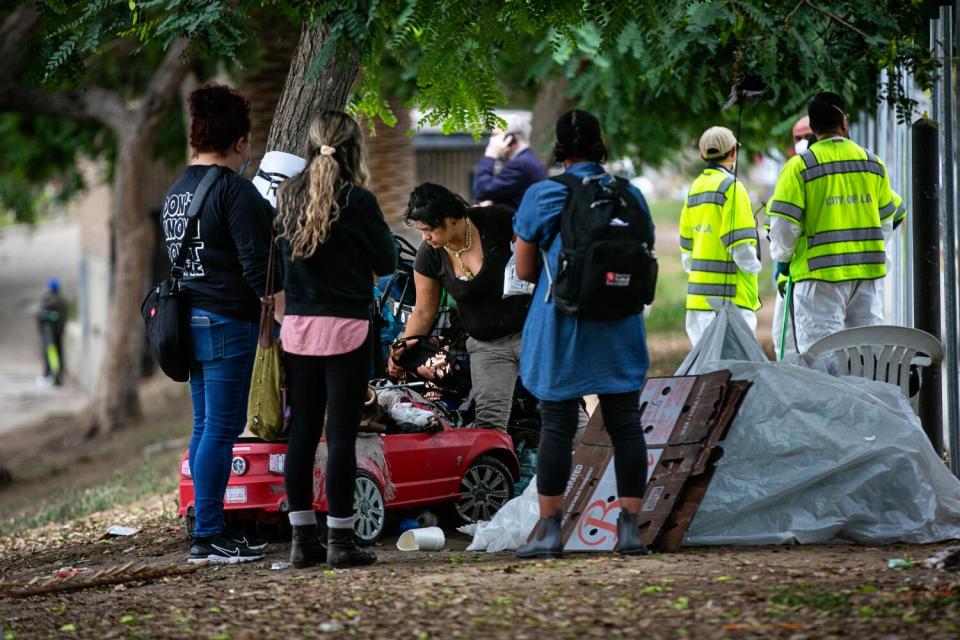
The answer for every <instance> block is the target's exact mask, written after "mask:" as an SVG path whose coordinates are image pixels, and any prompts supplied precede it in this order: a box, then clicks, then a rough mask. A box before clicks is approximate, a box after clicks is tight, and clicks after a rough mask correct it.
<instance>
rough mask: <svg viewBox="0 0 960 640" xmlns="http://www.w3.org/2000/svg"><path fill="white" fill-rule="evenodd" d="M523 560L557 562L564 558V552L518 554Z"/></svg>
mask: <svg viewBox="0 0 960 640" xmlns="http://www.w3.org/2000/svg"><path fill="white" fill-rule="evenodd" d="M517 557H518V558H520V559H521V560H556V559H558V558H562V557H563V551H534V552H532V553H523V554H521V553H520V552H519V551H518V552H517Z"/></svg>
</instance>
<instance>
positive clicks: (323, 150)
mask: <svg viewBox="0 0 960 640" xmlns="http://www.w3.org/2000/svg"><path fill="white" fill-rule="evenodd" d="M336 152H337V150H336V149H335V148H334V147H328V146H327V145H325V144H322V145H320V155H322V156H332V155H333V154H335V153H336Z"/></svg>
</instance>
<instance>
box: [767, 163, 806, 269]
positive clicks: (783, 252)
mask: <svg viewBox="0 0 960 640" xmlns="http://www.w3.org/2000/svg"><path fill="white" fill-rule="evenodd" d="M803 166H804V165H803V160H801V159H800V156H793V157H792V158H790V159H789V160H788V161H787V164H786V165H785V166H784V167H783V170H782V171H781V172H780V177H779V178H778V179H777V184H776V186H775V187H774V188H773V197H771V198H770V201H769V202H768V203H767V215H768V216H769V219H770V257H771V258H772V259H773V260H774V261H776V262H790V261H791V260H792V259H793V253H794V249H795V248H796V245H797V238H799V237H800V231H801V230H802V228H803V226H802V225H803V214H804V211H805V210H806V199H805V197H806V194H805V192H804V185H803V179H802V178H801V176H800V173H801V171H802V170H803Z"/></svg>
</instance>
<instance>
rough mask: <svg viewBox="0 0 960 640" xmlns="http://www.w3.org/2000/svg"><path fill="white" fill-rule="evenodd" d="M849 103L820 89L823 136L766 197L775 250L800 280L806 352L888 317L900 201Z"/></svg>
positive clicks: (815, 125)
mask: <svg viewBox="0 0 960 640" xmlns="http://www.w3.org/2000/svg"><path fill="white" fill-rule="evenodd" d="M846 110H847V107H846V103H845V102H844V100H843V98H842V97H840V96H839V95H837V94H836V93H832V92H823V93H819V94H817V95H816V96H814V97H813V99H812V100H811V101H810V103H809V105H808V109H807V112H808V115H809V116H810V127H811V128H812V129H813V132H814V133H815V134H816V135H817V142H815V143H814V144H812V145H810V148H808V149H807V150H805V151H803V152H802V153H800V154H798V155H796V156H794V157H792V158H790V159H789V160H788V161H787V163H786V165H785V166H784V168H783V171H782V172H781V173H780V177H779V178H778V180H777V184H776V186H775V187H774V191H773V197H772V198H771V199H770V202H768V203H767V213H768V215H769V216H770V218H771V222H770V255H771V257H772V258H773V260H774V261H776V263H777V264H776V268H777V273H778V274H780V275H785V276H788V278H789V279H790V281H791V283H790V284H792V283H796V284H795V286H793V295H792V300H788V305H789V307H790V308H789V309H788V311H789V312H790V313H791V314H792V316H793V323H792V325H793V329H794V332H795V338H796V345H795V346H796V348H797V350H798V351H799V352H800V353H804V352H806V351H807V350H808V349H809V348H810V346H811V345H812V344H813V343H815V342H816V341H817V340H819V339H820V338H822V337H824V336H828V335H830V334H832V333H836V332H837V331H841V330H842V329H845V328H850V327H858V326H866V325H876V324H881V323H882V322H883V315H882V313H878V309H882V306H881V305H878V304H877V298H878V296H879V295H880V291H881V280H882V278H883V277H884V275H886V272H887V266H886V250H885V249H886V240H887V239H888V238H889V237H890V235H891V234H892V232H893V219H894V215H895V213H896V210H897V206H896V204H895V203H894V197H893V191H892V190H891V189H890V180H889V178H888V177H887V169H886V167H885V166H884V164H883V162H882V161H881V160H880V159H879V158H877V157H876V156H875V155H874V154H873V153H871V152H869V151H867V150H866V149H864V148H863V147H861V146H860V145H858V144H856V143H855V142H853V141H851V140H849V139H848V138H847V136H848V134H849V123H848V121H847V114H846ZM788 287H789V284H788ZM788 297H789V296H788Z"/></svg>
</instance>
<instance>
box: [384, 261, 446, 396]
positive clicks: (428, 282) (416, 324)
mask: <svg viewBox="0 0 960 640" xmlns="http://www.w3.org/2000/svg"><path fill="white" fill-rule="evenodd" d="M413 284H414V286H415V287H416V290H417V304H416V306H415V307H414V308H413V312H412V313H411V314H410V319H409V320H407V326H406V327H405V328H404V330H403V336H402V337H406V336H419V335H423V334H425V333H426V332H427V331H429V330H430V327H432V326H433V321H434V319H435V318H436V317H437V311H438V310H439V309H440V290H441V287H440V282H439V281H438V280H434V279H433V278H428V277H427V276H425V275H423V274H421V273H419V272H417V271H414V272H413ZM401 353H403V349H402V348H401V349H391V350H390V357H389V358H388V359H387V373H388V374H389V375H390V377H392V378H397V377H399V376H400V374H401V373H403V370H402V369H401V368H400V367H398V366H397V365H396V363H394V361H393V359H394V358H395V357H397V356H399V355H400V354H401Z"/></svg>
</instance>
